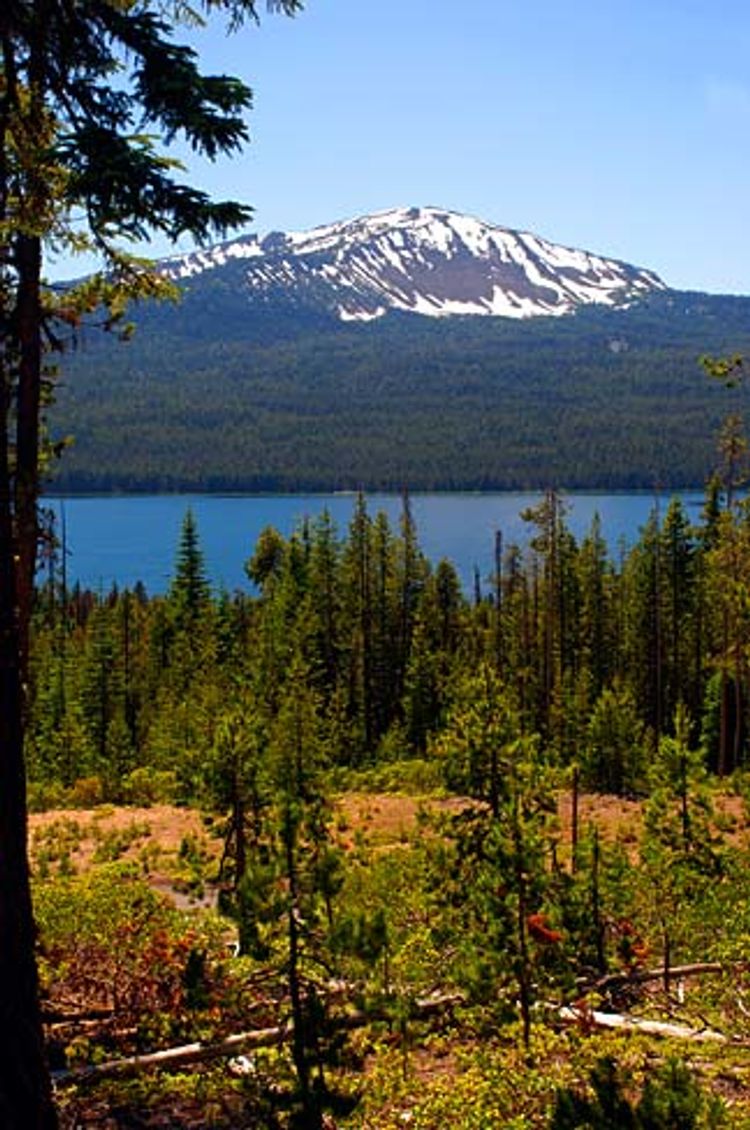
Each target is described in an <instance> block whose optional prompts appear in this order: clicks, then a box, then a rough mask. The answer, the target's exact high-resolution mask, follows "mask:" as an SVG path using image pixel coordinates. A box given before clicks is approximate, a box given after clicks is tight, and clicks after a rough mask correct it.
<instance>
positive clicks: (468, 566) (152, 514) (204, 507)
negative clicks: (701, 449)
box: [46, 492, 702, 593]
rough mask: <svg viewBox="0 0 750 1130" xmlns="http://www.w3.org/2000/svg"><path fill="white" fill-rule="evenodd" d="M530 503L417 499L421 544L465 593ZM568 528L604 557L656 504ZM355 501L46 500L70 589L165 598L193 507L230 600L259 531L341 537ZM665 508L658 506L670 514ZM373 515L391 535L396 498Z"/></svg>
mask: <svg viewBox="0 0 750 1130" xmlns="http://www.w3.org/2000/svg"><path fill="white" fill-rule="evenodd" d="M540 497H541V496H540V495H539V494H538V493H534V494H517V493H507V494H415V495H413V496H412V499H411V504H412V513H413V515H414V519H415V521H416V524H417V530H418V533H419V542H420V545H421V547H422V549H423V550H424V552H425V553H426V555H427V557H428V558H429V559H430V560H431V561H433V562H437V561H439V560H440V558H441V557H447V558H448V559H449V560H450V561H452V562H453V564H454V565H455V566H456V568H457V569H458V571H459V574H460V576H461V578H462V580H463V583H464V585H465V586H466V587H467V589H468V588H469V586H470V585H471V583H472V578H473V575H474V569H475V567H478V568H479V570H480V574H481V576H482V577H483V578H486V577H487V576H488V575H489V574H490V573H491V571H492V568H493V548H494V538H495V531H496V530H498V529H499V530H501V531H502V534H503V541H504V544H505V545H506V546H507V545H509V544H510V543H512V542H516V543H517V544H519V545H523V544H524V543H525V542H526V540H527V539H528V537H529V534H530V532H531V531H530V528H529V525H528V523H526V522H524V521H522V519H521V517H520V513H521V511H522V510H524V509H525V508H526V507H528V506H531V505H533V504H534V503H536V502H538V501H539V498H540ZM563 497H564V500H565V503H566V506H567V508H568V512H567V516H566V521H567V523H568V526H569V527H570V529H571V530H572V532H573V533H574V535H575V536H576V537H577V538H580V537H582V536H583V535H584V534H585V533H586V531H587V529H588V527H589V526H590V524H591V520H592V518H593V516H594V514H595V513H598V514H599V517H600V518H601V521H602V532H603V534H604V537H605V538H606V540H607V542H608V544H609V546H610V551H611V553H612V554H613V555H615V554H617V552H618V549H619V546H620V544H621V543H622V542H625V543H626V544H632V543H633V542H634V541H635V540H636V539H637V537H638V532H639V529H640V528H641V526H643V524H644V523H645V522H646V520H647V518H648V516H649V513H650V512H651V510H652V508H653V507H654V505H655V498H654V496H653V495H651V494H569V495H564V496H563ZM681 497H682V498H683V501H684V502H685V504H686V506H687V508H688V513H689V514H690V515H691V517H692V516H694V515H696V514H697V509H698V508H699V507H700V505H701V504H702V495H701V494H700V493H698V492H685V493H683V494H682V495H681ZM354 503H355V496H354V495H350V494H333V495H323V494H321V495H263V496H258V495H205V494H198V495H174V494H169V495H124V496H121V495H115V496H112V495H107V496H96V497H80V496H75V497H68V498H54V499H47V500H46V505H49V506H51V507H52V508H53V509H54V510H55V511H56V513H57V514H58V515H60V514H61V513H63V512H64V515H65V524H66V530H67V544H68V583H69V584H71V585H72V584H73V583H74V582H75V581H79V582H80V584H81V585H83V586H84V587H89V588H93V589H101V590H103V591H106V590H108V589H109V588H110V587H111V585H112V584H113V583H116V584H117V585H118V586H119V587H120V588H125V587H132V586H133V585H134V584H135V583H136V581H142V582H143V583H144V585H145V586H146V588H147V590H148V591H149V592H150V593H160V592H164V591H165V589H166V588H167V586H168V584H169V580H170V577H171V576H172V572H173V569H174V561H175V555H176V549H177V543H178V539H179V534H180V527H181V524H182V520H183V518H184V516H185V512H186V511H187V509H188V507H190V508H191V509H192V511H193V514H194V515H195V518H196V521H197V524H198V532H199V535H200V544H201V548H202V550H203V554H204V557H205V561H206V569H207V572H208V575H209V578H210V580H211V583H212V584H213V586H214V587H215V588H216V589H220V588H225V589H227V590H229V591H230V592H231V591H233V590H234V589H236V588H244V589H249V588H250V585H249V582H248V580H247V577H246V576H245V573H244V569H243V565H244V563H245V561H246V560H247V559H248V557H249V556H250V555H251V553H252V551H253V547H254V544H255V541H256V539H257V537H258V534H259V533H260V531H261V530H262V529H263V528H264V527H265V526H268V525H272V526H275V527H276V528H277V529H278V530H279V531H280V532H281V533H282V534H284V535H285V536H286V535H289V534H290V533H291V532H292V531H293V530H294V528H295V527H296V526H297V525H298V524H299V523H300V522H301V521H302V520H303V518H304V517H305V516H307V517H310V518H314V517H316V516H317V515H319V514H320V513H321V512H322V511H323V510H324V509H326V508H327V509H328V511H329V512H330V514H331V516H332V518H333V520H334V521H335V523H336V525H337V527H338V529H339V532H340V533H342V534H343V533H345V532H346V528H347V525H348V523H349V520H350V518H351V515H352V510H353V508H354ZM666 505H667V500H666V499H661V500H660V506H661V508H662V510H663V509H665V508H666ZM367 506H368V510H369V512H370V513H371V514H372V515H373V516H374V515H375V514H376V513H377V511H378V510H384V511H385V512H386V514H387V515H388V517H389V518H390V519H391V524H392V526H393V527H394V528H397V525H398V518H399V515H400V513H401V499H400V498H399V497H398V496H397V495H382V494H372V495H368V496H367Z"/></svg>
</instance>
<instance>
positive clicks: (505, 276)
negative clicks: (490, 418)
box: [163, 208, 666, 321]
mask: <svg viewBox="0 0 750 1130" xmlns="http://www.w3.org/2000/svg"><path fill="white" fill-rule="evenodd" d="M230 263H235V264H237V267H239V266H240V265H241V273H242V276H243V278H244V282H245V285H246V286H247V291H248V299H249V300H251V301H252V300H258V301H260V302H264V303H268V302H272V301H275V300H278V299H282V300H290V299H291V300H293V301H294V302H295V303H299V304H302V305H303V306H311V307H314V308H316V309H319V310H326V311H328V312H330V313H334V314H335V315H336V316H337V317H338V318H340V319H341V320H343V321H369V320H371V319H373V318H379V317H380V316H381V315H383V314H385V313H386V312H387V311H389V310H402V311H408V312H411V313H416V314H424V315H427V316H428V317H446V316H449V315H453V314H484V315H495V316H502V317H506V318H531V317H535V316H538V315H550V314H554V315H558V314H569V313H571V312H573V311H574V310H575V309H576V308H577V307H579V306H584V305H588V304H592V303H595V304H601V305H606V306H610V307H623V306H627V305H629V304H630V303H632V302H633V301H634V300H636V299H638V298H642V297H644V296H646V295H647V294H648V293H650V292H651V291H654V290H665V289H666V287H665V284H664V283H663V282H662V281H661V279H660V278H659V277H658V276H657V275H655V274H654V273H653V272H652V271H647V270H642V269H640V268H638V267H633V266H630V265H629V264H627V263H622V262H618V261H617V260H614V259H606V258H603V257H602V256H600V255H593V254H591V253H589V252H587V251H578V250H575V249H572V248H568V247H562V246H560V245H559V244H555V243H550V242H549V241H548V240H545V239H542V238H540V237H539V236H536V235H532V234H530V233H528V232H518V231H511V230H509V229H507V228H501V227H496V226H494V225H492V224H487V223H483V222H482V221H480V220H477V219H474V218H472V217H470V216H466V215H462V214H461V213H458V212H449V211H446V210H445V209H441V208H398V209H392V210H390V211H385V212H377V213H374V214H373V215H369V216H363V217H360V218H359V219H355V220H349V221H344V222H341V223H335V224H329V225H327V226H324V227H317V228H313V229H312V230H311V231H307V232H271V233H270V234H269V235H266V236H265V237H264V238H260V237H259V236H257V235H248V236H246V237H242V238H239V239H235V240H232V241H230V242H227V243H222V244H218V245H216V246H214V247H211V248H207V249H203V250H201V251H196V252H193V253H191V254H188V255H182V256H179V257H175V258H172V259H168V260H166V261H165V262H164V264H163V267H164V270H165V273H167V274H168V275H169V276H170V277H171V278H174V279H175V280H179V281H183V280H184V281H185V282H186V284H188V285H189V284H190V281H191V280H194V279H195V278H196V276H200V275H204V274H205V273H206V272H210V271H215V270H217V269H218V268H221V267H224V266H225V265H227V264H230Z"/></svg>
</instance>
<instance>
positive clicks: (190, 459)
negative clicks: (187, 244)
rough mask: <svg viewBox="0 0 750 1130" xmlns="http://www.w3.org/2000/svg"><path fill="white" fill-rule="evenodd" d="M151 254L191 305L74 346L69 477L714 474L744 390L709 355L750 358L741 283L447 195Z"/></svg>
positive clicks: (181, 483)
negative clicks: (121, 339) (566, 242)
mask: <svg viewBox="0 0 750 1130" xmlns="http://www.w3.org/2000/svg"><path fill="white" fill-rule="evenodd" d="M158 269H160V270H161V271H163V272H164V273H165V274H167V275H169V276H170V277H171V278H173V279H175V280H176V281H177V282H178V283H179V286H180V289H181V291H182V300H181V301H180V302H178V303H177V304H172V303H160V304H151V303H145V304H139V305H138V307H137V308H136V309H135V311H134V320H135V322H136V333H135V336H134V338H133V340H132V341H130V342H128V343H126V344H123V343H117V342H114V341H111V340H106V337H107V335H99V336H97V335H96V334H95V333H93V332H91V333H87V334H86V336H85V340H83V335H81V344H80V347H79V348H78V350H77V351H75V352H74V353H72V354H70V355H69V356H68V357H66V358H65V360H64V363H63V365H62V380H61V382H60V384H59V385H58V388H57V391H56V403H55V405H54V408H53V409H52V410H51V411H50V426H51V429H52V434H53V436H58V435H65V434H71V435H72V436H73V437H74V443H73V446H72V448H71V449H70V450H68V451H66V453H65V456H64V458H63V459H62V460H61V461H60V465H59V469H58V470H57V473H56V486H57V488H58V489H59V490H71V491H90V490H130V491H133V490H139V491H152V490H188V491H191V490H202V491H206V490H215V491H261V492H265V491H306V490H322V491H328V490H353V489H357V488H359V487H363V488H365V489H367V490H375V489H384V490H397V489H400V488H401V487H403V486H405V485H406V486H408V487H409V488H410V489H412V490H433V489H438V490H458V489H471V490H495V489H535V488H539V487H546V486H550V485H553V486H558V487H562V488H565V487H567V488H571V489H572V488H578V489H583V488H596V489H608V490H612V489H633V488H634V487H638V488H645V489H652V488H653V486H654V484H655V483H659V484H661V486H662V487H664V488H671V487H679V486H690V485H700V484H701V483H702V482H703V481H704V480H705V478H706V476H707V475H708V474H709V473H710V472H711V470H712V469H713V467H714V466H715V465H716V453H715V452H716V434H717V430H718V428H719V425H720V422H721V420H722V419H723V417H724V416H726V415H727V414H728V413H729V412H732V411H737V410H740V409H741V407H742V405H741V404H738V403H736V401H737V400H738V398H740V399H741V397H742V395H743V393H742V390H735V391H734V392H728V391H727V390H726V389H724V388H723V387H720V386H719V385H718V383H717V382H710V381H708V380H707V378H706V375H705V372H704V371H703V369H702V367H701V365H700V362H699V358H700V357H701V355H703V354H708V355H713V356H725V355H729V354H733V353H735V352H739V353H743V354H744V355H745V356H750V298H747V297H740V296H726V295H724V296H722V295H709V294H700V293H689V292H683V291H676V290H671V289H669V288H667V287H666V286H665V285H664V283H663V282H662V281H661V280H660V279H659V278H658V276H657V275H655V274H654V273H653V272H652V271H648V270H642V269H639V268H637V267H633V266H629V265H628V264H626V263H621V262H617V261H614V260H612V259H606V258H604V257H603V256H601V255H596V254H591V253H589V252H585V251H576V250H570V249H568V248H565V247H561V246H559V245H557V244H554V243H551V242H549V241H547V240H545V239H541V238H539V237H538V236H535V235H529V234H527V233H522V232H515V231H509V230H507V229H504V228H499V227H493V226H491V225H489V224H485V223H481V222H480V221H479V220H475V219H471V218H469V217H468V216H464V215H461V214H459V213H456V212H449V211H446V210H444V209H438V208H409V209H396V210H392V211H387V212H378V213H376V214H374V215H370V216H364V217H362V218H360V219H356V220H350V221H347V222H342V223H333V224H330V225H328V226H326V227H319V228H315V229H313V230H312V231H310V232H304V233H283V232H273V233H271V234H270V235H266V236H265V237H259V236H257V235H248V236H243V237H240V238H237V239H235V240H232V241H230V242H226V243H222V244H218V245H216V246H214V247H210V248H206V249H203V250H199V251H195V252H193V253H191V254H188V255H181V256H174V257H171V258H169V259H164V260H162V261H161V262H160V263H159V264H158ZM477 315H480V316H477ZM481 315H484V316H481Z"/></svg>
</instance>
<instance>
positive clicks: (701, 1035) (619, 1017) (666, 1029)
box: [557, 1005, 738, 1044]
mask: <svg viewBox="0 0 750 1130" xmlns="http://www.w3.org/2000/svg"><path fill="white" fill-rule="evenodd" d="M557 1015H558V1016H559V1018H560V1019H561V1020H563V1021H565V1022H566V1023H571V1024H580V1025H582V1026H584V1027H586V1028H608V1029H616V1030H618V1031H620V1032H634V1033H636V1032H637V1033H640V1034H641V1035H644V1036H660V1037H662V1038H664V1039H675V1040H690V1041H692V1042H693V1043H715V1044H729V1043H736V1042H738V1041H734V1040H730V1037H729V1036H726V1035H725V1034H724V1033H723V1032H717V1031H716V1030H715V1029H713V1028H688V1026H687V1025H686V1024H671V1023H668V1022H667V1021H662V1020H641V1019H640V1018H639V1017H637V1016H627V1015H624V1014H621V1013H618V1012H599V1011H598V1010H597V1009H592V1008H587V1007H580V1006H576V1005H566V1006H564V1007H563V1008H561V1009H558V1010H557Z"/></svg>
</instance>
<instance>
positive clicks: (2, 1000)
mask: <svg viewBox="0 0 750 1130" xmlns="http://www.w3.org/2000/svg"><path fill="white" fill-rule="evenodd" d="M4 376H5V382H6V383H5V385H4V388H3V392H2V398H3V405H2V408H3V411H2V417H3V418H2V421H0V1125H1V1126H2V1127H3V1128H4V1130H49V1128H52V1127H55V1126H56V1125H57V1118H56V1115H55V1111H54V1107H53V1104H52V1095H51V1088H50V1083H49V1075H48V1072H47V1067H46V1063H45V1058H44V1045H43V1038H42V1024H41V1015H40V1011H39V1000H38V982H37V972H36V964H35V960H34V940H35V930H34V921H33V916H32V908H31V891H30V885H29V863H28V855H27V824H26V779H25V769H24V756H23V740H24V695H23V678H22V655H23V648H22V634H21V632H20V629H19V616H18V607H17V601H16V569H15V552H14V550H15V544H16V541H15V538H14V536H13V519H12V505H11V498H10V495H11V479H10V466H9V461H8V455H9V453H8V429H7V423H8V409H9V394H8V389H7V374H4Z"/></svg>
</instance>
